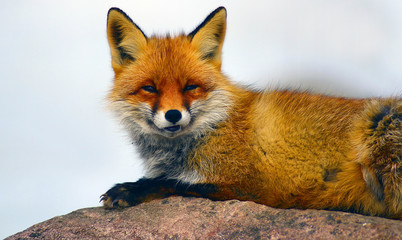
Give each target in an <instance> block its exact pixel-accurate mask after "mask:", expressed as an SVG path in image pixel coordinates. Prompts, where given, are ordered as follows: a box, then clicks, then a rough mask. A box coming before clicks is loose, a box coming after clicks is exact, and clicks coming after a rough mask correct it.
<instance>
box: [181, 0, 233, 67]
mask: <svg viewBox="0 0 402 240" xmlns="http://www.w3.org/2000/svg"><path fill="white" fill-rule="evenodd" d="M225 32H226V9H225V8H224V7H219V8H217V9H216V10H215V11H213V12H212V13H211V14H209V15H208V17H207V18H206V19H205V20H204V22H202V23H201V24H200V25H199V26H198V27H197V28H196V29H195V30H194V31H192V32H191V33H190V34H189V35H188V36H189V37H190V39H191V43H192V44H193V45H194V46H196V47H197V48H198V50H199V51H200V52H201V54H202V58H203V59H206V60H209V61H211V62H212V63H213V64H215V65H216V66H218V67H219V68H220V66H221V62H222V60H221V55H222V45H223V40H224V39H225Z"/></svg>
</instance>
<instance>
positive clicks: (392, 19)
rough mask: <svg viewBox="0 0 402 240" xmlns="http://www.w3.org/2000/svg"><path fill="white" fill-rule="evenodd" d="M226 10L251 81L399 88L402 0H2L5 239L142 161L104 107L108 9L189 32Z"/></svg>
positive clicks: (85, 202)
mask: <svg viewBox="0 0 402 240" xmlns="http://www.w3.org/2000/svg"><path fill="white" fill-rule="evenodd" d="M221 5H222V6H225V7H226V8H227V11H228V29H227V35H226V41H225V45H224V48H223V51H224V53H223V71H224V72H225V73H226V74H227V75H228V76H230V77H231V78H232V80H233V81H236V82H241V83H242V84H247V85H251V86H255V87H265V88H293V89H302V90H309V91H312V92H315V93H323V94H330V95H334V96H343V97H359V98H360V97H379V96H389V95H396V96H401V93H402V71H401V67H402V1H399V0H384V1H378V0H339V1H326V0H304V1H300V0H282V1H274V0H260V1H258V0H248V1H241V0H232V1H217V0H213V1H212V0H194V1H185V0H182V1H179V0H170V1H162V0H161V1H156V0H147V1H145V0H141V1H136V0H131V1H119V0H114V1H102V0H96V1H95V0H92V1H91V0H87V1H81V0H69V1H51V0H29V1H28V0H25V1H22V0H3V1H2V3H1V8H0V29H1V37H0V53H1V54H0V71H1V75H2V76H1V78H0V116H1V117H0V195H1V197H0V206H1V207H0V238H4V237H6V236H9V235H11V234H14V233H16V232H18V231H22V230H24V229H25V228H27V227H29V226H31V225H33V224H35V223H38V222H41V221H44V220H46V219H49V218H51V217H54V216H57V215H63V214H67V213H69V212H71V211H73V210H76V209H79V208H85V207H94V206H100V204H99V196H100V195H101V194H102V193H104V192H105V191H106V190H108V189H109V188H110V187H111V186H112V185H113V184H115V183H118V182H124V181H135V180H137V179H138V178H140V177H141V176H142V174H143V170H142V167H141V162H140V160H139V159H138V155H137V154H136V153H135V149H134V147H133V146H132V145H131V144H130V141H129V139H128V138H127V136H126V134H125V133H124V132H123V131H122V130H121V128H120V126H119V124H118V122H117V121H115V119H113V116H112V115H111V114H110V113H109V112H108V111H107V109H106V101H105V95H106V94H107V92H108V89H109V88H110V86H111V84H112V79H113V72H112V69H111V66H110V55H109V48H108V44H107V40H106V14H107V11H108V9H109V8H110V7H119V8H121V9H123V10H124V11H125V12H126V13H127V14H128V15H129V16H130V17H131V18H132V19H133V20H134V21H135V22H136V23H137V25H139V26H140V27H141V28H142V30H143V31H144V32H145V33H146V34H147V35H151V34H153V33H155V34H165V33H173V34H177V33H181V32H182V31H184V32H186V33H188V32H190V31H192V30H193V29H194V28H195V27H196V26H197V25H198V24H199V23H201V22H202V21H203V20H204V18H205V17H206V16H207V15H208V14H209V13H210V12H211V11H213V10H214V9H215V8H217V7H219V6H221Z"/></svg>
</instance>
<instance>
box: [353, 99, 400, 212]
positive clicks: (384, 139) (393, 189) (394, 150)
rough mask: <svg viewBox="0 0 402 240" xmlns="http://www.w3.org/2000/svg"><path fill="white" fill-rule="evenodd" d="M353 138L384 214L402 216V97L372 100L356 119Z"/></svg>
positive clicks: (368, 180)
mask: <svg viewBox="0 0 402 240" xmlns="http://www.w3.org/2000/svg"><path fill="white" fill-rule="evenodd" d="M355 127H356V128H355V131H354V132H353V136H352V138H353V139H354V141H355V143H356V147H357V149H358V156H357V157H358V162H359V163H360V164H361V165H362V171H363V176H364V180H365V181H366V184H367V186H368V187H369V189H370V190H371V191H372V193H373V194H374V195H375V196H376V198H377V200H378V201H380V202H384V203H385V206H386V209H387V210H386V211H387V212H388V213H387V215H389V216H394V217H395V218H402V100H401V99H390V100H373V101H371V102H370V103H369V104H368V105H367V107H366V109H365V110H364V112H363V113H362V115H361V116H360V117H359V119H358V120H357V121H356V125H355Z"/></svg>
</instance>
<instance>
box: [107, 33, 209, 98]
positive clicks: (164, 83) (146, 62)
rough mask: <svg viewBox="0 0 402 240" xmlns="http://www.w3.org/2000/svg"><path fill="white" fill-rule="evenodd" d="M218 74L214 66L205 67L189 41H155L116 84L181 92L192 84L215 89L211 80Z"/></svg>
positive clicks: (126, 67) (181, 39)
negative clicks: (175, 88)
mask: <svg viewBox="0 0 402 240" xmlns="http://www.w3.org/2000/svg"><path fill="white" fill-rule="evenodd" d="M215 71H216V69H215V68H214V67H213V66H211V65H210V64H205V60H202V58H201V55H200V53H199V52H198V51H197V49H195V47H194V46H193V45H192V44H191V41H190V39H189V37H187V36H185V35H180V36H177V37H173V38H172V37H165V38H161V37H151V38H148V41H147V44H146V45H145V46H144V47H143V49H141V51H140V52H139V54H138V58H137V59H136V61H134V62H132V63H130V64H127V65H126V66H125V67H124V69H123V71H122V72H121V74H119V75H117V76H116V82H115V84H118V85H122V87H127V86H128V85H131V86H132V87H133V86H137V87H142V86H145V85H156V86H158V87H161V88H166V87H168V86H175V87H177V88H179V89H180V88H183V87H185V86H186V85H188V84H196V85H205V87H206V88H211V87H212V82H211V81H210V80H211V79H213V76H212V75H213V73H214V72H215ZM127 90H129V89H127ZM130 91H132V90H130Z"/></svg>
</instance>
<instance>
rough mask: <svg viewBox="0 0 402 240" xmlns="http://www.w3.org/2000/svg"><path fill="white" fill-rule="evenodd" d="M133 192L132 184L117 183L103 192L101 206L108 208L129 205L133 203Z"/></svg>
mask: <svg viewBox="0 0 402 240" xmlns="http://www.w3.org/2000/svg"><path fill="white" fill-rule="evenodd" d="M134 194H135V193H134V189H133V186H132V184H129V183H122V184H117V185H115V186H114V187H112V188H111V189H109V190H108V191H107V192H106V193H105V194H103V195H102V196H101V199H100V201H101V202H103V206H104V207H105V208H108V209H110V208H123V207H129V206H132V205H135V203H134V202H133V200H134V196H135V195H134Z"/></svg>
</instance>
